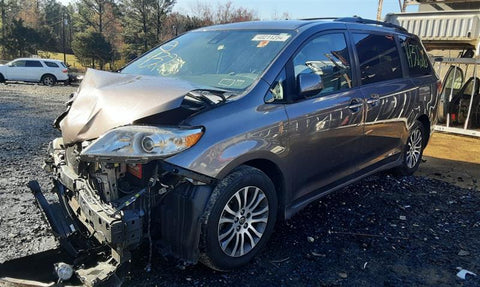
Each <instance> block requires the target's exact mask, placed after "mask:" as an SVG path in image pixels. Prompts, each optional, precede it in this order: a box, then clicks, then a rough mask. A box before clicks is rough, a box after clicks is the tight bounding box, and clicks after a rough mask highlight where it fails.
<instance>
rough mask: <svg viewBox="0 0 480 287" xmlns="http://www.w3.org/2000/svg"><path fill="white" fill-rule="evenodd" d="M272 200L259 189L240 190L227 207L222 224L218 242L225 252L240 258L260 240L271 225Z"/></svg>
mask: <svg viewBox="0 0 480 287" xmlns="http://www.w3.org/2000/svg"><path fill="white" fill-rule="evenodd" d="M268 212H269V211H268V200H267V197H266V196H265V193H264V192H263V191H262V190H261V189H260V188H258V187H255V186H247V187H244V188H242V189H240V190H238V191H237V192H236V193H235V194H234V195H233V196H232V197H230V199H229V200H228V203H227V205H225V207H224V208H223V211H222V214H221V215H220V221H219V222H218V243H219V244H220V247H221V248H222V250H223V252H224V253H225V254H227V255H228V256H231V257H240V256H243V255H245V254H247V253H248V252H250V251H251V250H252V249H253V248H254V247H255V246H256V245H257V244H258V242H259V241H260V239H261V238H262V236H263V233H264V232H265V228H266V227H267V222H268Z"/></svg>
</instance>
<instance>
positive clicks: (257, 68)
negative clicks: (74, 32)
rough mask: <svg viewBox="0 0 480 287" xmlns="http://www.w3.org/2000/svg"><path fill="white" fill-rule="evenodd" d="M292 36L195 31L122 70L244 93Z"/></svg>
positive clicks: (280, 33)
mask: <svg viewBox="0 0 480 287" xmlns="http://www.w3.org/2000/svg"><path fill="white" fill-rule="evenodd" d="M291 38H292V35H291V32H290V31H289V32H285V31H271V30H270V31H258V30H257V31H252V30H223V31H196V32H191V33H187V34H185V35H182V36H180V37H178V38H176V39H174V40H172V41H170V42H167V43H165V44H163V45H161V46H159V47H157V48H155V49H153V50H152V51H150V52H148V53H147V54H145V55H144V56H142V57H140V58H138V59H137V60H135V61H134V62H132V63H131V64H129V65H128V66H126V67H125V68H124V69H123V70H122V71H121V72H122V73H126V74H140V75H150V76H162V77H172V78H178V79H182V80H186V81H189V82H192V83H195V84H198V85H199V86H202V87H205V88H211V89H221V90H227V91H232V92H242V91H244V90H246V89H247V88H248V87H250V85H252V84H253V83H254V82H255V81H256V80H257V79H258V77H259V76H260V75H261V74H262V73H263V71H264V70H265V69H266V68H267V66H268V65H269V64H270V62H271V61H272V60H273V59H274V58H275V56H276V55H277V54H278V53H279V52H280V50H281V49H282V48H283V47H284V46H285V45H286V44H287V42H288V41H289V40H290V39H291Z"/></svg>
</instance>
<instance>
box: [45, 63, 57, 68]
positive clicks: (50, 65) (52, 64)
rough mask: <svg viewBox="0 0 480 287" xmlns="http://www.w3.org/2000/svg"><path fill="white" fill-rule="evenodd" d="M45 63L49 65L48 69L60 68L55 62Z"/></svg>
mask: <svg viewBox="0 0 480 287" xmlns="http://www.w3.org/2000/svg"><path fill="white" fill-rule="evenodd" d="M44 63H45V65H47V67H50V68H58V65H57V64H56V63H54V62H47V61H45V62H44Z"/></svg>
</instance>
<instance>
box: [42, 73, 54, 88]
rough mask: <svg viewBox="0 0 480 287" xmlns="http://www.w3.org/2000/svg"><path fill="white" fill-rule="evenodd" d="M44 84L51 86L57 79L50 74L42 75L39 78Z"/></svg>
mask: <svg viewBox="0 0 480 287" xmlns="http://www.w3.org/2000/svg"><path fill="white" fill-rule="evenodd" d="M41 82H42V84H44V85H45V86H53V85H55V83H56V82H57V79H56V78H55V77H54V76H52V75H44V76H43V77H42V80H41Z"/></svg>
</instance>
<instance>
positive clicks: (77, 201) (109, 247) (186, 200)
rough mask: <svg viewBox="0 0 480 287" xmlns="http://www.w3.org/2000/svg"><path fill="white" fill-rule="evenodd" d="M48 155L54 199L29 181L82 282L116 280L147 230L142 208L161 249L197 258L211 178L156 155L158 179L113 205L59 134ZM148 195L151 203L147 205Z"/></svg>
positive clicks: (186, 259)
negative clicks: (102, 196) (80, 170)
mask: <svg viewBox="0 0 480 287" xmlns="http://www.w3.org/2000/svg"><path fill="white" fill-rule="evenodd" d="M48 155H49V157H48V158H47V160H46V166H45V169H46V170H48V171H50V172H52V173H53V174H54V178H55V179H54V180H53V183H54V188H53V191H54V193H56V194H57V196H58V202H57V203H49V202H48V201H47V200H46V199H45V197H44V195H43V193H42V190H41V189H40V186H39V185H38V183H37V182H36V181H32V182H30V183H29V184H28V186H29V188H30V189H31V190H32V192H33V194H34V196H35V199H36V201H37V203H38V205H39V207H40V208H41V209H42V211H43V213H44V215H45V218H46V220H47V221H48V223H49V224H50V226H51V227H52V231H53V233H54V235H55V236H56V238H57V239H58V240H59V242H60V244H61V246H62V247H63V248H64V250H66V251H67V252H68V253H69V254H70V255H71V256H72V258H74V259H73V263H71V262H67V263H69V264H72V265H73V266H74V269H75V273H76V275H77V277H78V278H79V279H80V280H81V281H82V282H83V284H85V285H88V286H93V285H95V286H96V285H100V284H98V283H103V282H110V283H108V286H117V284H121V280H120V279H119V278H121V277H122V276H120V277H119V276H117V274H122V273H123V271H125V269H126V268H123V266H127V265H128V264H127V263H128V262H129V261H130V258H131V254H130V250H133V249H135V248H136V247H138V246H139V245H140V244H141V242H142V240H143V239H144V238H145V236H146V235H149V233H147V229H148V230H149V227H148V225H147V223H148V222H149V221H148V220H147V218H145V217H146V216H147V214H149V216H152V217H151V224H152V225H151V228H152V230H151V231H152V234H154V235H152V237H151V238H153V239H154V240H155V244H154V246H155V247H156V249H157V250H159V251H160V252H161V253H162V255H164V256H166V257H168V258H175V259H177V260H178V261H179V266H184V265H190V264H195V263H196V262H197V261H198V258H199V252H200V250H199V239H200V233H201V228H202V223H201V222H202V221H201V218H202V216H203V212H204V210H205V208H206V205H207V202H208V199H209V198H210V194H211V192H212V188H213V186H214V185H215V181H216V180H215V179H213V178H210V177H207V176H205V175H201V174H197V173H194V172H192V171H189V170H186V169H183V168H181V167H178V166H173V165H170V164H168V163H166V162H163V161H157V162H156V165H155V168H154V170H155V172H154V175H153V176H152V177H151V178H150V180H152V179H155V182H157V181H158V182H159V183H157V184H156V185H155V184H153V185H152V186H155V188H151V187H150V185H148V186H147V187H144V188H143V189H141V190H139V191H138V192H136V193H135V194H133V193H132V194H131V195H128V196H125V197H121V198H119V199H117V200H116V201H115V203H114V204H113V205H112V204H111V203H106V202H104V201H103V200H102V199H100V197H99V192H98V191H96V190H95V189H94V187H93V186H92V185H91V183H90V182H88V181H87V179H86V177H85V175H81V176H79V174H80V173H78V172H76V171H75V170H78V166H75V165H69V164H67V161H68V159H69V156H70V154H69V155H67V151H66V149H65V147H64V146H63V141H62V140H61V138H59V139H56V140H54V141H53V142H51V143H50V145H49V149H48ZM151 168H152V167H151ZM157 171H158V175H161V176H159V177H158V175H157V174H156V172H157ZM172 177H173V178H176V179H177V181H174V182H172V181H171V178H172ZM150 180H148V182H150ZM162 182H165V183H167V184H165V183H162ZM147 191H148V192H147ZM155 194H156V195H157V196H160V197H159V198H157V199H158V200H157V199H155ZM127 197H128V198H127ZM137 199H140V200H139V201H138V202H135V201H136V200H137ZM150 200H153V201H154V202H156V203H155V204H154V205H152V206H151V205H150V203H149V201H150ZM133 202H135V204H133ZM149 236H150V235H149ZM101 285H104V284H101Z"/></svg>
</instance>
